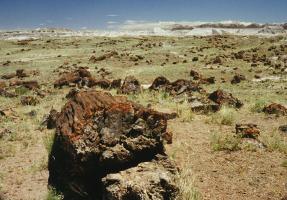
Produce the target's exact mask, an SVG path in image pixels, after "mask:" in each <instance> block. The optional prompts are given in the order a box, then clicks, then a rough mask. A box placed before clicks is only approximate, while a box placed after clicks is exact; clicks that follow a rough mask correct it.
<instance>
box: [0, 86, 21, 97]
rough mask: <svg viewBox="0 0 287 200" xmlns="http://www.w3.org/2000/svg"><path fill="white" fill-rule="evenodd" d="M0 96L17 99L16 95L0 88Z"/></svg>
mask: <svg viewBox="0 0 287 200" xmlns="http://www.w3.org/2000/svg"><path fill="white" fill-rule="evenodd" d="M0 96H3V97H8V98H13V97H17V94H15V93H11V92H8V91H6V90H4V89H1V88H0Z"/></svg>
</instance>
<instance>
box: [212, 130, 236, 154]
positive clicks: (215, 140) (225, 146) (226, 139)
mask: <svg viewBox="0 0 287 200" xmlns="http://www.w3.org/2000/svg"><path fill="white" fill-rule="evenodd" d="M240 144H241V138H240V137H237V136H234V135H223V134H220V133H214V134H213V135H212V136H211V139H210V145H211V148H212V150H214V151H237V150H240Z"/></svg>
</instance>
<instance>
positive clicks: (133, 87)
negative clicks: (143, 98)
mask: <svg viewBox="0 0 287 200" xmlns="http://www.w3.org/2000/svg"><path fill="white" fill-rule="evenodd" d="M140 91H141V84H140V82H139V81H138V80H137V79H136V78H135V77H134V76H127V77H126V78H125V80H124V83H123V85H122V87H121V88H120V90H119V92H120V93H122V94H135V93H139V92H140Z"/></svg>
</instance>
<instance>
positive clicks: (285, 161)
mask: <svg viewBox="0 0 287 200" xmlns="http://www.w3.org/2000/svg"><path fill="white" fill-rule="evenodd" d="M281 166H282V167H285V168H287V160H284V161H283V162H282V163H281Z"/></svg>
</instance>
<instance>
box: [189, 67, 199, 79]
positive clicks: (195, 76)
mask: <svg viewBox="0 0 287 200" xmlns="http://www.w3.org/2000/svg"><path fill="white" fill-rule="evenodd" d="M189 75H190V76H191V77H192V78H193V80H199V79H201V75H200V74H199V73H198V72H197V71H195V70H193V69H192V70H190V72H189Z"/></svg>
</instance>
